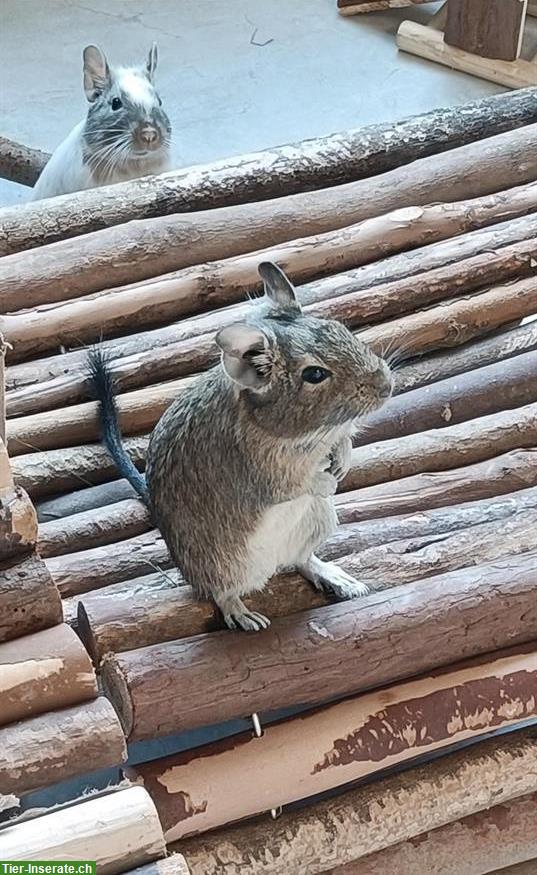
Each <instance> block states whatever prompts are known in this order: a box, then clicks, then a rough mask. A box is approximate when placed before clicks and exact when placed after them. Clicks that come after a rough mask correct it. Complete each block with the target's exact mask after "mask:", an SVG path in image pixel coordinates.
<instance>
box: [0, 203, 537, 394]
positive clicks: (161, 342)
mask: <svg viewBox="0 0 537 875" xmlns="http://www.w3.org/2000/svg"><path fill="white" fill-rule="evenodd" d="M536 234H537V216H536V215H535V214H532V215H529V216H522V217H521V218H520V219H512V220H511V221H508V222H502V223H500V224H499V225H495V226H492V227H487V228H482V229H481V230H478V231H472V232H469V233H467V234H463V235H461V236H460V237H457V238H455V239H450V240H443V241H441V242H440V243H432V244H429V245H427V246H422V247H419V248H418V249H415V250H410V251H409V252H402V253H401V254H399V255H395V256H391V257H390V258H387V259H384V260H382V261H380V262H374V263H373V264H366V265H363V266H362V267H359V268H356V269H354V270H351V271H347V272H346V273H343V274H337V275H336V276H332V277H324V278H323V279H321V280H317V281H315V282H313V283H309V284H307V285H305V286H301V287H300V289H299V292H298V293H299V297H300V300H301V302H302V304H303V305H308V304H313V303H316V302H318V301H322V300H326V299H327V298H330V297H336V296H338V295H344V294H348V293H351V292H356V291H359V290H362V289H369V288H371V287H372V286H378V285H380V284H383V283H387V282H393V281H396V280H401V281H405V280H407V279H408V278H409V277H411V276H414V277H417V276H418V275H422V274H423V273H424V272H427V271H429V270H434V269H436V268H439V267H445V266H447V265H450V264H454V263H455V262H458V261H460V260H462V259H464V258H470V257H475V256H481V257H482V256H483V253H484V252H488V253H489V256H490V258H491V259H492V258H493V257H494V256H493V255H492V250H496V249H499V248H503V247H505V246H509V245H512V244H515V243H521V242H523V241H529V242H530V243H532V242H533V239H534V238H535V236H536ZM3 266H5V261H4V262H3ZM530 266H531V264H530ZM474 269H475V264H474ZM28 282H29V281H28ZM215 282H216V280H215ZM257 282H258V278H256V283H257ZM416 285H417V283H416ZM254 288H257V285H256V286H255V287H254ZM202 291H203V295H204V296H205V297H206V299H207V300H208V301H213V300H214V297H213V296H214V289H213V288H212V287H211V286H209V288H207V289H206V290H202ZM399 297H400V296H399ZM229 302H231V300H230V301H229ZM229 302H228V303H229ZM235 312H237V314H238V313H239V312H240V310H237V311H235ZM206 319H209V320H212V319H214V317H213V316H212V314H210V313H209V314H208V316H206V317H204V316H198V317H197V318H196V319H192V320H190V321H189V322H183V323H182V325H181V335H180V337H178V330H179V329H178V327H177V326H176V325H171V326H167V327H165V328H157V329H152V330H150V331H144V332H139V333H135V334H131V335H129V336H128V337H120V338H115V339H114V340H108V341H107V340H104V341H103V346H104V347H105V348H106V349H107V354H109V355H110V356H111V357H112V358H113V359H117V358H121V357H124V356H127V355H131V354H132V353H139V352H145V351H146V350H148V349H154V348H156V347H160V346H166V345H167V344H168V343H174V342H176V341H177V340H178V339H186V338H188V337H191V336H197V335H199V334H203V333H205V332H206V331H207V330H209V329H210V328H214V324H212V323H211V322H209V324H208V325H207V323H206V321H205V320H206ZM85 361H86V350H72V351H70V352H67V353H62V354H61V355H60V356H54V357H51V356H49V357H48V358H46V359H41V360H38V361H34V362H24V363H21V364H18V365H11V366H10V367H8V368H7V371H6V386H7V389H8V391H11V390H16V389H19V388H22V387H24V386H29V385H31V384H32V383H38V382H42V381H45V380H47V381H48V380H52V379H53V378H55V377H63V376H64V375H65V373H66V372H69V373H70V374H71V375H73V374H75V373H81V370H82V368H83V366H84V363H85ZM34 394H37V393H34Z"/></svg>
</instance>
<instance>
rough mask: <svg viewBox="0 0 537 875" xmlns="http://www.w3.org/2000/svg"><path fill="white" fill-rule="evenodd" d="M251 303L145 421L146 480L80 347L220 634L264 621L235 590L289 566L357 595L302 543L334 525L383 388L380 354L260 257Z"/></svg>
mask: <svg viewBox="0 0 537 875" xmlns="http://www.w3.org/2000/svg"><path fill="white" fill-rule="evenodd" d="M259 273H260V275H261V277H262V279H263V283H264V286H265V297H264V299H263V300H262V302H257V301H256V302H252V305H251V315H249V316H248V317H247V318H246V319H245V320H244V321H241V322H236V323H234V324H231V325H228V326H226V327H225V328H222V329H221V330H220V331H219V332H218V333H217V334H216V338H215V340H216V344H217V345H218V347H219V348H220V352H221V362H220V364H219V365H218V366H216V367H215V368H213V369H212V370H209V371H206V372H205V373H203V374H200V375H199V376H198V377H197V378H196V379H195V380H193V381H192V382H191V383H190V384H189V385H188V386H186V387H185V389H184V390H183V391H181V393H180V395H179V396H178V398H177V399H176V400H175V401H174V402H173V403H172V404H171V406H170V407H168V409H167V410H166V412H165V413H164V414H163V416H162V418H161V419H160V421H159V422H158V423H157V425H156V427H155V429H154V431H153V433H152V435H151V438H150V441H149V447H148V452H147V465H146V473H145V478H144V476H143V475H142V474H140V473H139V472H138V471H137V470H136V468H135V466H134V464H133V462H132V461H131V460H130V458H129V457H128V455H127V453H126V452H125V449H124V447H123V444H122V442H121V435H120V433H119V427H118V420H117V410H116V404H115V398H114V384H113V373H112V370H111V369H109V367H108V366H107V363H106V357H105V354H104V352H102V351H101V348H100V347H97V348H95V349H94V350H92V351H91V353H90V366H91V373H92V382H93V387H94V390H95V395H96V397H97V398H98V400H99V402H100V405H99V406H100V417H101V428H102V435H103V438H104V442H105V444H106V445H107V447H108V449H109V451H110V453H111V455H112V457H113V458H114V460H115V462H116V465H117V466H118V468H119V470H120V472H121V474H122V475H123V476H124V477H126V478H127V479H128V480H129V481H130V482H131V484H132V485H133V486H134V488H135V489H136V490H137V492H138V493H139V494H140V495H141V497H142V498H143V499H144V501H145V502H146V503H147V504H148V506H149V509H150V512H151V516H152V518H153V521H154V523H155V525H157V526H158V527H159V528H160V530H161V532H162V536H163V538H164V540H165V542H166V544H167V547H168V549H169V551H170V555H171V557H172V559H173V561H174V562H175V563H176V565H177V566H178V568H179V569H180V570H181V571H182V572H183V574H184V577H185V579H186V581H187V582H188V583H190V584H191V585H192V588H193V590H194V592H195V593H196V595H197V597H199V598H211V599H212V600H213V601H214V602H215V603H216V605H217V606H218V607H219V608H220V610H221V612H222V614H223V617H224V620H225V623H226V624H227V626H228V627H230V628H231V629H235V628H241V629H244V630H246V631H258V630H261V629H265V628H266V627H267V626H268V625H269V620H268V619H267V618H266V617H265V616H263V615H262V614H260V613H258V612H256V611H253V610H250V609H248V607H247V606H246V605H245V604H244V603H243V601H242V597H244V596H247V595H250V594H252V593H254V592H256V591H259V590H261V589H263V587H264V586H265V584H266V583H267V581H268V580H269V578H270V577H271V576H272V575H273V574H274V573H275V572H276V571H278V570H280V569H286V568H297V569H298V570H299V571H300V573H301V574H302V575H303V576H304V577H305V578H306V579H307V580H309V581H311V583H312V584H313V585H314V586H316V587H318V588H319V589H323V590H326V591H327V592H329V593H330V594H332V595H333V596H335V597H336V598H338V599H348V598H355V597H356V596H362V595H365V594H366V593H367V586H365V585H364V584H363V583H361V582H359V581H356V580H354V579H353V578H352V577H350V576H349V575H348V574H347V573H346V572H345V571H344V570H343V569H341V568H340V567H339V566H338V565H335V564H332V563H330V562H323V561H321V560H320V559H319V558H318V557H317V556H316V555H315V550H316V549H317V548H318V547H319V545H320V544H321V543H322V542H323V541H324V540H325V539H326V538H327V537H328V536H329V535H331V534H332V532H333V531H334V529H335V528H336V526H337V516H336V512H335V507H334V500H333V494H334V492H335V491H336V488H337V483H338V480H340V479H341V478H342V477H343V476H344V475H345V474H346V472H347V470H348V468H349V465H350V461H351V446H352V445H351V436H352V433H353V430H354V429H355V427H356V424H357V421H358V420H360V419H363V418H364V417H365V416H367V415H368V414H369V413H371V412H373V411H374V410H376V409H378V408H379V407H381V406H382V404H383V403H384V401H386V399H387V398H388V397H389V396H390V394H391V391H392V377H391V373H390V370H389V368H388V365H387V364H386V362H385V361H384V360H383V359H381V358H379V357H378V356H377V355H376V354H375V353H374V352H373V350H371V349H370V348H369V347H368V346H366V344H364V343H362V342H361V341H360V340H359V339H358V338H357V337H355V336H354V335H353V334H352V333H351V332H350V331H349V330H348V329H347V328H346V327H345V326H344V325H342V324H341V323H339V322H335V321H332V320H328V319H318V318H315V317H314V316H311V315H307V314H305V313H303V312H302V310H301V308H300V305H299V303H298V301H297V299H296V295H295V291H294V288H293V286H292V285H291V283H290V281H289V280H288V278H287V277H286V275H285V274H284V273H283V271H282V270H281V269H280V268H278V267H277V266H276V265H275V264H272V263H270V262H264V263H262V264H260V265H259Z"/></svg>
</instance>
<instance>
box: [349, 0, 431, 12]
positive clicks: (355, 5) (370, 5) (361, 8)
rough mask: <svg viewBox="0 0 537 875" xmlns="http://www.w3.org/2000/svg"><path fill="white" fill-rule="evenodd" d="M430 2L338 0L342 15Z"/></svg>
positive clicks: (423, 0) (408, 0) (414, 0)
mask: <svg viewBox="0 0 537 875" xmlns="http://www.w3.org/2000/svg"><path fill="white" fill-rule="evenodd" d="M428 2H429V0H337V9H338V12H339V14H340V15H359V14H360V13H363V12H379V11H381V10H383V9H400V8H403V7H404V6H417V5H419V4H421V3H428Z"/></svg>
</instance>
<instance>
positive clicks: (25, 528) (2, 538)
mask: <svg viewBox="0 0 537 875" xmlns="http://www.w3.org/2000/svg"><path fill="white" fill-rule="evenodd" d="M36 541H37V516H36V512H35V508H34V506H33V504H32V502H31V501H30V499H29V497H28V495H27V494H26V492H25V491H24V489H21V488H20V487H16V488H13V489H7V490H6V489H0V561H3V560H4V559H8V558H9V557H10V556H20V555H21V554H24V553H30V552H32V550H33V549H34V547H35V544H36Z"/></svg>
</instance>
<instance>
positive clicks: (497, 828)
mask: <svg viewBox="0 0 537 875" xmlns="http://www.w3.org/2000/svg"><path fill="white" fill-rule="evenodd" d="M536 854H537V794H535V793H530V794H529V795H528V796H521V797H520V798H517V799H513V800H512V801H510V802H505V803H504V804H502V805H495V806H494V807H493V808H489V809H488V810H486V811H480V812H479V813H478V814H471V815H469V816H468V817H464V818H463V819H462V820H456V821H455V822H454V823H448V824H446V825H445V826H441V827H438V828H437V829H433V830H429V832H426V833H422V834H421V835H419V836H417V837H413V838H411V839H408V840H407V841H403V842H399V843H398V844H396V845H392V847H390V848H386V849H385V850H383V851H378V852H377V853H376V854H368V855H367V856H366V857H361V858H360V859H359V860H356V861H355V862H353V863H347V864H346V865H343V866H337V867H336V868H335V869H330V870H329V871H330V875H386V873H388V872H393V873H400V875H404V873H410V872H416V873H418V872H422V873H427V875H483V873H484V872H489V873H490V875H494V872H495V873H496V875H515V873H516V875H535V872H537V860H536V859H535V855H536ZM530 858H531V860H533V863H531V860H530ZM528 860H530V864H531V865H533V867H534V868H533V869H531V868H529V865H530V864H528V863H527V862H522V863H520V861H528ZM504 863H505V865H506V866H509V868H508V869H507V868H502V869H501V872H500V871H499V870H497V869H494V872H492V870H491V868H490V867H491V866H497V865H498V864H499V865H500V866H502V867H503V864H504ZM510 864H513V866H511V865H510Z"/></svg>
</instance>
